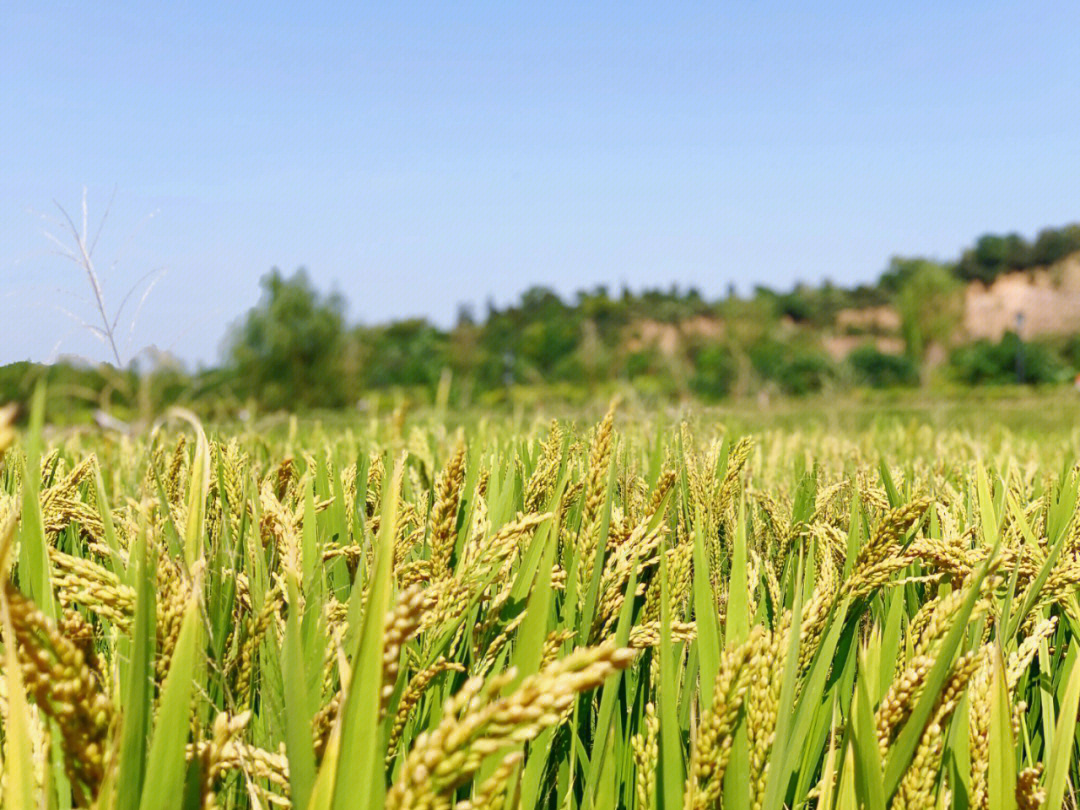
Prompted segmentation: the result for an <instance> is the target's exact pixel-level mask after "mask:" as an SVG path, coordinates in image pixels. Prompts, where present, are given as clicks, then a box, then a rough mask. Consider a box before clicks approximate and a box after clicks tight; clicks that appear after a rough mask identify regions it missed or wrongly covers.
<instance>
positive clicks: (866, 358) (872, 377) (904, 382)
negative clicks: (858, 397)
mask: <svg viewBox="0 0 1080 810" xmlns="http://www.w3.org/2000/svg"><path fill="white" fill-rule="evenodd" d="M847 360H848V365H850V366H851V370H852V372H853V373H854V376H855V381H856V382H858V383H859V384H860V385H869V386H870V387H871V388H897V387H901V386H912V385H918V384H919V369H918V367H917V366H916V365H915V363H914V362H913V361H912V360H911V358H909V357H905V356H904V355H897V354H887V353H885V352H883V351H881V350H879V349H878V348H877V347H876V346H873V345H870V344H868V345H866V346H860V347H859V348H857V349H855V351H853V352H852V353H851V354H850V355H848V359H847Z"/></svg>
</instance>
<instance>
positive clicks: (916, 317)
mask: <svg viewBox="0 0 1080 810" xmlns="http://www.w3.org/2000/svg"><path fill="white" fill-rule="evenodd" d="M960 292H961V291H960V284H959V283H958V282H957V280H956V277H955V276H954V275H953V274H952V272H951V271H950V270H949V268H948V267H945V266H944V265H941V264H935V263H934V262H928V261H922V262H919V263H918V265H917V266H916V267H914V268H913V269H912V270H911V272H910V274H908V275H907V276H906V277H905V278H904V280H903V283H902V286H901V287H900V292H899V295H898V296H897V305H898V308H899V310H900V318H901V324H902V329H903V334H904V341H905V342H906V344H907V354H908V357H910V358H911V359H912V360H920V361H921V360H922V359H924V358H925V356H926V350H927V348H929V346H930V344H931V343H938V344H942V345H944V344H946V343H948V342H949V340H950V338H951V337H952V335H953V332H954V330H955V329H956V326H957V324H958V323H959V322H960V318H961V314H962V312H963V300H962V298H961V295H960Z"/></svg>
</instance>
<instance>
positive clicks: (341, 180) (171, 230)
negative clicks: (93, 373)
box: [0, 0, 1080, 363]
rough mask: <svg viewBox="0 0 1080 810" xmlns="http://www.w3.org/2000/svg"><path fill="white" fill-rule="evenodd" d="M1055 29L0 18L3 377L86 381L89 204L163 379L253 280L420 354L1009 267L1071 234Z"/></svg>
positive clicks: (539, 10) (344, 18)
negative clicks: (510, 316)
mask: <svg viewBox="0 0 1080 810" xmlns="http://www.w3.org/2000/svg"><path fill="white" fill-rule="evenodd" d="M376 5H378V6H380V7H376ZM1078 30H1080V4H1076V3H1066V2H1056V3H1051V2H1042V1H1041V0H1029V2H1023V3H1020V2H1009V3H1004V2H953V3H939V2H934V3H923V2H906V3H899V2H897V3H865V2H851V3H798V4H796V3H792V4H777V3H769V2H756V3H750V2H746V3H718V4H717V3H710V4H704V3H702V4H681V3H655V2H650V3H634V2H623V3H602V4H592V3H566V4H560V3H534V4H520V5H518V4H510V3H491V4H476V3H461V4H450V3H447V4H439V5H426V4H416V3H408V2H402V3H387V4H369V3H314V2H309V3H304V4H296V5H294V6H286V5H281V4H274V3H265V2H260V3H243V2H240V3H210V2H176V3H169V4H156V3H126V2H110V3H86V2H72V3H50V2H41V1H40V0H39V1H38V2H22V0H7V2H5V3H4V4H3V8H2V9H0V362H9V361H13V360H19V359H26V358H30V359H34V360H46V359H49V358H50V357H53V356H55V354H56V353H57V352H61V353H75V354H80V355H84V356H87V357H91V358H95V359H96V358H101V357H104V352H103V347H102V346H101V345H100V344H99V343H98V342H97V340H96V339H95V338H94V336H93V335H92V334H90V333H89V332H88V331H87V330H84V329H81V328H79V327H78V326H77V325H76V321H77V319H80V318H81V319H86V320H90V319H92V317H93V315H94V310H93V307H92V305H91V303H90V301H89V297H88V292H89V287H88V285H87V284H86V282H85V279H84V278H83V277H81V276H80V275H79V272H78V270H77V268H75V267H74V266H73V265H70V264H66V263H65V262H63V261H62V260H60V259H58V258H57V257H55V256H51V255H50V254H49V247H50V244H49V242H48V241H47V239H46V237H45V236H43V234H42V229H43V227H44V228H47V227H49V226H48V224H47V223H46V222H44V221H43V220H42V219H41V216H40V214H42V213H46V214H49V213H55V209H54V207H53V200H54V199H55V200H58V201H59V202H60V203H61V204H63V205H65V206H66V207H68V208H69V209H71V210H72V211H73V212H75V213H77V211H78V208H79V204H80V196H81V189H82V187H83V186H84V185H85V186H87V187H88V189H89V205H90V213H91V220H92V222H93V221H94V220H95V219H96V217H95V214H98V215H100V213H102V212H103V210H104V208H105V205H106V203H107V202H108V200H109V198H110V195H111V194H112V192H113V189H114V188H115V189H116V200H115V203H114V205H113V208H112V212H111V214H110V218H109V221H108V222H107V223H106V225H105V228H104V230H103V235H102V237H101V242H100V243H99V248H98V252H97V256H98V260H99V266H100V269H101V274H102V276H103V282H104V287H105V294H106V298H107V301H108V303H109V305H110V308H114V307H115V306H116V305H117V304H118V303H119V301H120V299H121V298H122V297H123V296H124V294H125V292H126V290H127V289H128V288H129V287H130V285H131V284H132V283H133V282H134V281H136V280H137V279H138V278H140V277H142V276H143V275H144V274H146V273H147V272H149V271H153V270H155V269H157V268H166V272H165V274H164V275H163V276H161V277H160V278H159V279H158V281H157V283H156V286H155V287H154V288H153V289H152V290H151V292H150V294H149V296H148V297H147V298H146V302H145V305H144V307H143V309H142V312H141V316H140V319H139V320H138V321H137V322H136V323H135V325H134V330H132V329H131V328H130V327H131V324H130V321H129V320H126V316H125V318H121V322H120V323H121V331H122V332H123V334H124V337H125V342H126V344H127V350H128V352H129V353H133V352H134V351H136V350H138V349H139V348H141V347H143V346H147V345H156V346H159V347H161V348H168V349H171V350H173V351H175V352H176V353H177V354H178V355H180V356H181V357H183V358H185V359H186V360H188V361H190V362H192V363H198V362H202V363H207V362H213V361H214V360H216V359H217V357H218V351H219V346H220V343H221V339H222V337H223V335H224V334H225V331H226V329H227V326H228V324H229V323H231V322H232V321H234V320H235V319H236V318H237V317H239V316H241V315H242V314H243V312H244V311H246V309H247V308H249V307H250V306H252V305H253V304H254V303H255V301H256V300H257V297H258V279H259V278H260V276H262V275H263V274H264V273H265V272H267V271H268V270H269V269H270V268H271V267H272V266H279V267H281V268H282V269H284V270H287V271H291V270H292V269H294V268H295V267H297V266H300V265H304V266H306V267H307V268H308V269H309V272H310V274H311V276H312V277H313V279H314V280H315V282H316V283H317V284H318V285H319V286H320V287H321V288H323V289H331V288H335V289H337V290H339V291H340V292H342V293H343V294H344V295H345V296H346V297H347V298H348V300H349V302H350V316H351V317H352V318H353V319H354V320H360V321H364V322H368V323H371V322H378V321H384V320H388V319H391V318H398V317H403V316H412V315H424V316H428V317H431V318H433V319H435V320H436V321H438V322H440V323H444V324H448V323H450V322H452V321H453V319H454V316H455V314H456V312H457V309H458V305H459V304H461V303H470V304H472V305H473V306H474V307H475V308H476V309H477V310H478V311H482V310H483V307H484V303H485V302H486V301H487V300H488V299H489V298H490V299H492V300H494V301H496V302H499V303H505V302H508V301H511V300H513V299H515V298H516V296H517V295H518V294H519V293H520V292H521V291H523V290H524V289H526V288H527V287H529V286H531V285H533V284H544V285H548V286H551V287H554V288H555V289H556V290H558V291H560V292H561V293H566V294H569V293H572V292H574V291H576V290H578V289H580V288H583V287H593V286H595V285H597V284H607V285H608V286H609V287H610V288H612V289H613V290H617V289H619V288H620V287H621V286H622V285H623V284H627V285H629V286H631V287H632V288H642V287H645V286H661V287H665V288H666V287H668V286H670V285H671V284H678V285H680V286H681V287H687V286H690V285H693V286H696V287H698V288H699V289H701V290H702V291H703V292H705V293H706V294H710V295H719V294H721V293H723V292H724V291H725V290H726V289H727V286H728V284H729V283H735V284H736V285H737V286H738V287H739V288H741V289H743V290H749V289H750V287H751V286H752V285H753V284H756V283H760V284H766V285H770V286H774V287H779V288H783V287H790V286H791V285H792V284H794V283H795V282H797V281H807V282H817V281H821V280H823V279H825V278H830V279H832V280H833V281H836V282H841V283H851V282H855V281H862V280H867V281H868V280H871V279H873V278H874V277H876V275H877V274H878V273H879V272H880V271H881V270H882V269H883V267H884V266H885V264H886V262H887V260H888V257H889V256H890V255H893V254H898V253H903V254H926V255H932V256H940V257H952V256H954V255H956V253H957V252H958V251H959V250H960V249H961V248H962V247H963V246H964V245H967V244H969V243H970V242H971V241H972V240H973V239H974V238H975V237H977V236H978V235H979V234H981V233H984V232H987V231H1012V230H1016V231H1019V232H1021V233H1024V234H1026V235H1029V236H1031V235H1034V233H1035V232H1037V231H1038V230H1039V229H1040V228H1042V227H1044V226H1047V225H1060V224H1063V223H1065V222H1069V221H1075V220H1077V219H1080V38H1078V37H1077V31H1078ZM149 214H153V217H152V219H150V220H149V221H148V222H146V223H145V224H144V226H143V227H141V228H140V227H139V225H140V223H141V222H142V221H143V220H144V218H145V217H146V216H147V215H149ZM136 230H137V233H136V234H135V236H134V238H133V239H129V237H130V236H131V235H132V232H133V231H136ZM118 253H119V254H120V260H119V262H117V264H116V266H115V267H110V265H111V264H112V261H113V259H114V257H115V256H116V255H117V254H118ZM62 310H63V311H62ZM129 311H133V309H132V310H129Z"/></svg>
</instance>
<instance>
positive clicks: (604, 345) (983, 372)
mask: <svg viewBox="0 0 1080 810" xmlns="http://www.w3.org/2000/svg"><path fill="white" fill-rule="evenodd" d="M345 312H346V302H345V301H344V300H343V299H342V298H341V297H340V296H338V295H324V294H322V293H320V292H319V291H318V290H316V289H315V288H314V287H313V286H312V285H311V283H310V280H309V279H308V277H307V275H306V273H304V272H303V271H302V270H301V271H297V272H296V273H295V274H293V275H292V276H286V275H284V274H282V273H281V272H280V271H278V270H274V271H272V272H271V273H270V274H269V275H267V276H266V277H265V278H264V279H263V281H262V297H261V299H260V301H259V302H258V304H257V305H256V306H255V307H254V308H253V309H252V310H251V311H250V312H249V313H248V314H247V316H246V317H244V318H243V319H242V320H241V321H240V322H238V323H236V324H234V325H233V326H232V328H231V329H230V331H229V333H228V334H227V336H226V338H225V341H224V342H223V347H222V363H221V364H220V366H219V367H217V368H213V369H207V370H202V371H199V372H197V373H194V374H192V373H190V372H187V371H184V370H182V369H180V368H179V367H176V366H174V365H170V364H169V363H168V362H165V363H161V362H157V363H155V364H154V365H153V368H152V371H151V368H150V366H147V364H146V362H145V360H146V358H143V360H144V363H143V366H144V368H143V372H142V373H140V372H139V370H138V369H137V368H129V369H124V370H116V369H110V368H108V367H99V368H93V369H90V368H78V367H70V366H69V367H63V366H61V367H57V368H53V369H51V370H48V371H47V372H45V373H46V376H48V378H49V381H50V385H51V388H52V389H53V390H54V392H55V391H57V390H67V391H69V392H71V394H72V395H73V397H76V398H77V397H78V396H80V395H81V394H86V396H85V397H84V398H85V399H86V400H87V401H88V402H89V403H92V404H91V405H90V407H98V406H100V407H103V408H105V409H106V410H111V409H118V410H119V412H121V413H132V412H135V411H143V412H145V411H147V410H148V409H149V410H150V411H154V412H157V411H160V409H161V408H162V407H163V406H165V405H168V404H171V403H176V402H181V403H185V404H188V405H191V406H193V407H196V408H197V409H199V410H200V411H201V412H203V413H214V412H217V411H221V412H230V413H234V412H236V411H237V410H238V409H239V408H241V407H247V408H249V409H250V408H252V407H254V408H259V409H264V410H275V409H288V410H296V409H301V410H303V409H309V408H332V407H340V406H345V405H350V406H351V405H354V404H355V403H357V402H358V401H361V400H363V399H364V398H366V397H369V396H371V395H372V393H373V392H379V391H396V392H404V393H407V394H408V395H409V396H410V397H412V398H414V399H417V400H419V401H429V402H430V401H434V400H435V399H437V398H438V397H439V396H440V390H441V389H445V390H442V393H441V395H442V396H443V398H444V399H449V401H452V402H454V403H459V404H467V403H487V404H490V403H493V402H495V401H499V400H502V399H506V398H509V397H512V396H513V391H514V390H515V389H522V388H534V389H544V390H547V391H551V392H555V393H558V394H560V395H565V396H571V397H573V396H582V397H586V398H587V397H588V396H590V395H595V393H596V392H597V391H601V390H608V389H610V388H611V387H612V386H623V387H626V388H630V389H633V390H634V391H636V392H637V393H638V394H641V395H645V396H652V397H657V398H667V399H671V398H681V397H687V396H696V397H700V398H704V399H718V398H722V397H726V396H730V395H740V396H747V395H755V394H759V393H760V394H765V395H767V394H772V393H778V394H792V395H800V394H807V393H812V392H815V391H822V390H835V389H840V388H850V387H858V386H868V387H875V388H893V387H906V386H917V385H928V384H929V385H943V384H945V385H947V384H963V385H973V384H983V383H1009V382H1024V383H1053V382H1061V381H1064V380H1067V379H1070V378H1071V377H1072V375H1073V374H1075V373H1076V372H1077V371H1080V337H1078V336H1077V332H1080V225H1072V226H1068V227H1065V228H1061V229H1049V230H1046V231H1044V232H1042V233H1041V234H1040V235H1039V236H1038V237H1037V238H1036V239H1035V240H1034V241H1033V242H1028V241H1026V240H1024V239H1023V238H1021V237H1019V236H1016V235H1010V236H1004V237H999V236H985V237H982V238H981V239H979V240H978V242H977V243H976V245H975V246H974V247H973V248H971V249H970V250H967V251H965V252H964V253H963V255H962V256H961V257H960V258H959V259H958V260H957V261H955V262H952V263H942V262H937V261H931V260H928V259H921V258H916V259H905V258H894V259H893V260H892V261H891V262H890V264H889V266H888V268H887V270H886V271H885V272H884V273H883V274H882V276H881V277H880V279H879V280H878V281H877V282H876V283H875V284H873V285H863V286H859V287H856V288H853V289H844V288H841V287H838V286H835V285H832V284H829V283H824V284H822V285H821V286H818V287H810V286H806V285H798V286H796V287H795V288H794V289H793V290H791V291H789V292H776V291H773V290H769V289H766V288H761V287H759V288H757V289H756V290H755V291H754V292H753V294H751V295H749V296H740V295H737V294H735V292H734V291H731V292H730V293H729V294H728V295H727V296H726V297H725V298H723V299H720V300H713V301H710V300H706V299H705V298H704V297H703V296H702V295H701V294H700V293H699V292H697V291H696V290H694V289H687V290H679V289H672V290H667V291H661V290H651V291H644V292H631V291H629V290H623V291H621V292H620V293H618V294H613V293H611V292H610V291H609V290H607V289H604V288H598V289H595V290H592V291H587V292H581V293H578V294H577V296H576V297H575V298H574V299H572V300H566V299H564V298H562V297H560V296H559V295H557V294H556V293H555V292H554V291H552V290H549V289H545V288H543V287H537V288H534V289H531V290H528V291H526V292H525V293H524V294H523V295H522V296H521V299H520V301H518V302H517V303H515V304H513V305H510V306H507V307H504V308H499V307H496V306H493V305H492V306H489V307H488V309H487V311H486V312H485V313H484V314H483V316H482V317H478V316H477V315H476V314H475V313H472V312H470V311H468V310H466V309H463V310H462V311H461V313H460V315H459V317H458V320H457V323H456V324H455V325H454V326H453V327H452V328H450V329H442V328H439V327H437V326H435V325H433V324H432V323H430V322H428V321H426V320H423V319H413V320H404V321H398V322H393V323H389V324H383V325H374V326H368V325H350V324H349V323H348V322H347V319H346V316H345ZM1018 315H1020V316H1021V318H1022V319H1021V320H1018V318H1017V316H1018ZM32 372H34V369H33V368H31V367H30V366H27V365H21V366H19V365H16V366H11V367H7V368H5V369H0V401H2V400H4V399H15V400H19V401H23V402H25V401H26V398H27V397H28V395H29V392H30V390H31V389H32V387H33V383H34V379H35V378H36V376H39V375H36V374H34V373H32Z"/></svg>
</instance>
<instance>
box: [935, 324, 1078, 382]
mask: <svg viewBox="0 0 1080 810" xmlns="http://www.w3.org/2000/svg"><path fill="white" fill-rule="evenodd" d="M950 364H951V366H952V369H953V374H954V375H955V376H956V378H957V379H958V380H959V381H960V382H964V383H967V384H968V385H987V384H990V385H993V384H998V385H1001V384H1008V383H1011V382H1021V383H1026V384H1029V385H1034V384H1039V383H1052V382H1060V381H1061V380H1063V379H1064V378H1065V376H1066V375H1067V370H1066V368H1065V364H1064V363H1062V361H1061V359H1060V358H1059V357H1058V356H1057V355H1056V354H1055V353H1054V351H1053V350H1052V349H1050V347H1048V346H1046V345H1044V344H1042V343H1025V342H1024V341H1023V340H1021V339H1020V337H1019V336H1018V335H1017V334H1016V333H1015V332H1006V333H1005V334H1004V335H1003V336H1002V338H1001V340H999V341H998V342H997V343H993V342H991V341H989V340H980V341H977V342H975V343H972V344H970V345H968V346H962V347H960V348H959V349H957V350H956V351H954V352H953V354H952V357H951V359H950ZM1018 377H1019V379H1018Z"/></svg>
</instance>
